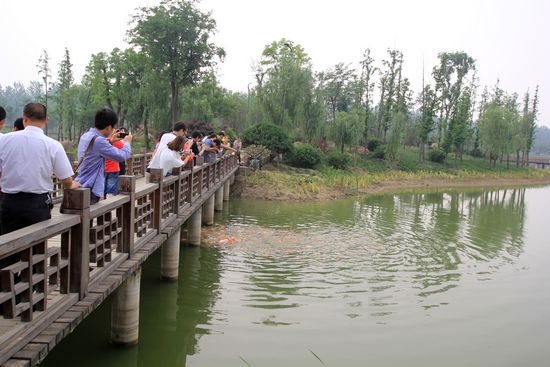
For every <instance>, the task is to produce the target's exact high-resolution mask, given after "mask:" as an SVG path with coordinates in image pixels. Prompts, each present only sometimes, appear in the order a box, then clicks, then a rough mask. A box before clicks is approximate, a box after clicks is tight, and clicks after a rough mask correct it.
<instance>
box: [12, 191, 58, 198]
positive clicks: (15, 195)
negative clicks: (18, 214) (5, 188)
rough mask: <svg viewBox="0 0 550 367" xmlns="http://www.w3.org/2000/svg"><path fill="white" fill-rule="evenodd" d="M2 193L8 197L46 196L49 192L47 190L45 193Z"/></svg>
mask: <svg viewBox="0 0 550 367" xmlns="http://www.w3.org/2000/svg"><path fill="white" fill-rule="evenodd" d="M2 195H3V196H4V197H6V198H34V197H46V196H48V195H49V193H47V192H45V193H43V194H35V193H32V192H16V193H15V194H8V193H6V192H3V193H2Z"/></svg>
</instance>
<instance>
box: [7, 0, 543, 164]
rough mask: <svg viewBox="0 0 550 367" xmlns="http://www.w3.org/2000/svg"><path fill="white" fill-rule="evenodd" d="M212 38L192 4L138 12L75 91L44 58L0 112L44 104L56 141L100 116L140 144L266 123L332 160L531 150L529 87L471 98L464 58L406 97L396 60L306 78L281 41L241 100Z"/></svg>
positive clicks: (470, 73) (292, 47)
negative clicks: (140, 132) (155, 136)
mask: <svg viewBox="0 0 550 367" xmlns="http://www.w3.org/2000/svg"><path fill="white" fill-rule="evenodd" d="M214 32H216V22H215V20H214V19H213V18H212V17H211V14H210V13H204V12H202V11H200V10H199V9H198V8H197V6H196V1H191V0H165V1H163V2H162V3H161V4H160V5H158V6H154V7H145V8H140V9H139V10H138V11H137V13H136V14H135V15H134V16H133V17H132V19H131V23H130V29H129V30H128V33H127V36H128V41H129V43H130V45H131V47H130V48H128V49H125V50H120V49H117V48H115V49H113V50H111V51H107V52H100V53H97V54H94V55H92V57H91V59H90V61H89V63H88V65H87V66H86V72H85V75H84V77H83V79H82V80H81V81H80V82H79V83H78V82H75V81H74V78H73V71H72V67H73V65H72V64H71V59H70V53H69V50H67V49H66V50H65V54H64V55H63V57H62V61H61V63H60V64H59V72H58V75H57V76H56V77H55V78H54V77H52V76H51V74H50V58H49V55H48V53H47V52H46V51H44V52H43V53H42V55H41V56H40V58H39V60H38V70H37V71H38V74H37V75H38V78H39V81H37V82H33V83H31V84H30V85H29V86H28V87H25V86H23V85H21V84H18V83H16V84H14V85H13V86H7V87H2V86H0V104H2V105H5V106H6V107H7V110H8V115H9V121H11V120H13V118H15V117H16V116H17V115H18V114H20V111H21V108H22V106H23V104H24V103H25V102H26V101H28V100H33V99H39V100H42V101H43V102H45V103H47V104H48V106H49V107H51V108H50V118H51V120H52V122H53V125H57V126H58V127H59V128H58V129H57V137H58V139H60V140H63V139H77V138H78V136H79V133H80V132H82V131H84V130H85V129H87V128H88V126H89V125H90V124H91V119H92V116H93V112H94V110H95V109H97V108H98V107H102V106H108V107H110V108H112V109H113V110H115V111H116V112H117V114H118V115H119V118H120V121H121V123H122V124H125V125H126V126H129V127H138V126H139V127H143V129H144V130H145V132H146V134H145V136H146V137H148V136H149V134H148V132H149V131H151V130H162V129H166V128H168V127H169V126H170V125H171V124H172V122H174V121H177V120H196V121H206V122H209V123H211V124H212V125H213V126H215V127H232V128H233V129H234V130H235V131H237V132H241V133H242V132H243V131H244V130H245V129H247V128H249V127H251V126H253V125H257V124H259V123H270V124H274V125H278V126H281V127H283V128H284V129H285V130H286V131H288V132H289V134H290V136H291V138H292V139H293V140H294V141H301V142H305V143H310V144H312V145H316V146H317V147H319V148H322V149H329V148H331V147H335V148H336V149H338V150H339V151H340V152H342V153H344V152H345V151H346V150H348V151H352V150H354V149H355V148H356V147H357V146H358V145H364V146H368V143H369V141H372V140H376V141H378V142H379V143H380V144H374V145H377V146H378V147H379V148H378V149H379V150H382V152H379V153H381V154H380V157H385V159H389V160H393V159H396V157H397V154H398V152H399V150H400V149H401V148H402V147H403V146H404V145H415V146H418V147H420V155H419V161H421V162H422V161H423V160H424V155H425V153H424V152H425V149H426V147H430V148H431V149H432V150H433V149H438V150H440V152H441V153H442V154H444V156H445V157H447V156H448V155H449V154H453V156H454V159H455V161H456V160H458V159H461V158H462V155H463V154H464V153H468V154H472V155H476V156H485V157H487V158H489V159H490V160H492V161H493V162H494V161H496V160H497V159H499V158H502V157H504V156H506V155H510V154H512V155H517V157H518V158H520V159H521V158H523V159H525V158H526V157H527V156H528V153H529V151H530V150H531V148H532V147H533V142H534V137H535V127H536V120H537V113H538V87H536V88H534V90H533V91H529V89H527V92H525V94H524V95H523V96H521V97H520V96H518V95H517V94H516V93H508V92H506V91H504V90H503V89H502V88H500V86H499V83H498V81H497V83H496V84H495V85H494V86H493V87H491V88H488V87H486V86H485V87H481V86H479V85H478V78H477V76H476V75H477V71H476V61H475V60H474V58H473V57H471V56H470V55H468V54H467V53H466V52H441V53H439V55H438V63H437V64H436V65H434V66H433V67H432V69H431V72H430V73H427V75H426V77H425V81H423V87H422V89H421V90H417V91H414V90H413V89H412V88H411V85H410V82H409V79H408V78H407V76H406V75H405V74H404V71H403V64H404V62H405V60H404V56H403V53H402V52H401V51H399V50H395V49H388V50H387V53H386V56H385V57H384V58H383V59H382V60H378V61H377V60H374V58H373V57H372V56H371V50H370V49H365V50H364V52H363V55H362V57H361V58H360V59H358V60H356V61H357V62H358V63H357V65H358V68H355V67H352V66H351V64H350V63H338V64H337V65H334V66H333V67H331V68H329V69H327V70H323V71H314V70H313V67H312V60H311V58H310V57H309V55H308V54H307V52H306V50H305V49H304V48H303V47H302V46H301V45H299V44H296V43H294V42H293V41H291V40H287V39H281V40H277V41H274V42H272V43H271V44H269V45H266V46H265V48H264V50H263V51H262V53H261V55H259V58H258V61H257V62H256V63H255V64H254V66H253V69H252V70H251V82H250V83H249V84H248V91H247V92H246V93H235V92H232V91H229V90H227V89H225V88H223V87H221V86H220V85H219V82H218V80H217V78H216V72H217V64H218V63H219V62H223V58H224V57H225V51H224V49H223V48H221V47H220V46H218V45H216V44H215V43H213V41H212V38H211V36H212V35H213V33H214ZM374 145H373V146H374Z"/></svg>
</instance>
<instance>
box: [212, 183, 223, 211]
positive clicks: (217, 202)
mask: <svg viewBox="0 0 550 367" xmlns="http://www.w3.org/2000/svg"><path fill="white" fill-rule="evenodd" d="M215 197H216V198H215V199H214V210H216V211H217V212H221V211H222V210H223V186H220V188H219V189H217V190H216V194H215Z"/></svg>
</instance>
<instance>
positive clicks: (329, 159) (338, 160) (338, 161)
mask: <svg viewBox="0 0 550 367" xmlns="http://www.w3.org/2000/svg"><path fill="white" fill-rule="evenodd" d="M326 163H327V164H328V165H329V166H331V167H333V168H336V169H348V168H349V167H350V165H351V163H352V159H351V156H350V155H349V154H346V153H340V152H339V151H337V150H333V151H331V152H330V153H329V154H328V155H327V156H326Z"/></svg>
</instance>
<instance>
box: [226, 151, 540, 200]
mask: <svg viewBox="0 0 550 367" xmlns="http://www.w3.org/2000/svg"><path fill="white" fill-rule="evenodd" d="M417 154H418V152H417V151H416V150H414V149H408V150H405V151H403V152H402V153H401V155H400V157H399V160H397V161H395V162H387V161H383V160H378V159H371V158H368V157H364V156H357V157H354V164H353V167H352V168H351V169H349V170H346V171H341V170H336V169H333V168H331V167H327V166H324V167H321V168H320V169H318V170H307V169H296V168H292V167H288V166H284V165H277V166H267V167H266V168H265V169H264V170H262V171H257V172H254V173H251V174H250V175H248V176H241V177H240V178H239V179H238V187H237V193H238V194H240V195H241V196H243V197H247V198H256V199H266V200H326V199H331V198H339V197H343V196H346V195H356V194H362V193H373V192H381V191H391V190H400V189H406V188H418V187H456V186H462V187H464V186H475V187H483V186H498V185H501V186H503V185H506V186H509V185H529V184H533V185H535V184H545V183H550V171H544V170H536V169H529V168H524V167H516V166H515V164H510V168H509V169H508V168H507V165H506V162H503V163H497V165H496V167H494V168H492V167H490V166H489V163H488V161H487V160H484V159H481V158H473V157H470V156H464V159H463V160H462V161H461V162H458V165H457V167H455V165H454V162H452V163H444V164H440V163H434V162H425V163H423V164H419V163H418V155H417Z"/></svg>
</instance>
